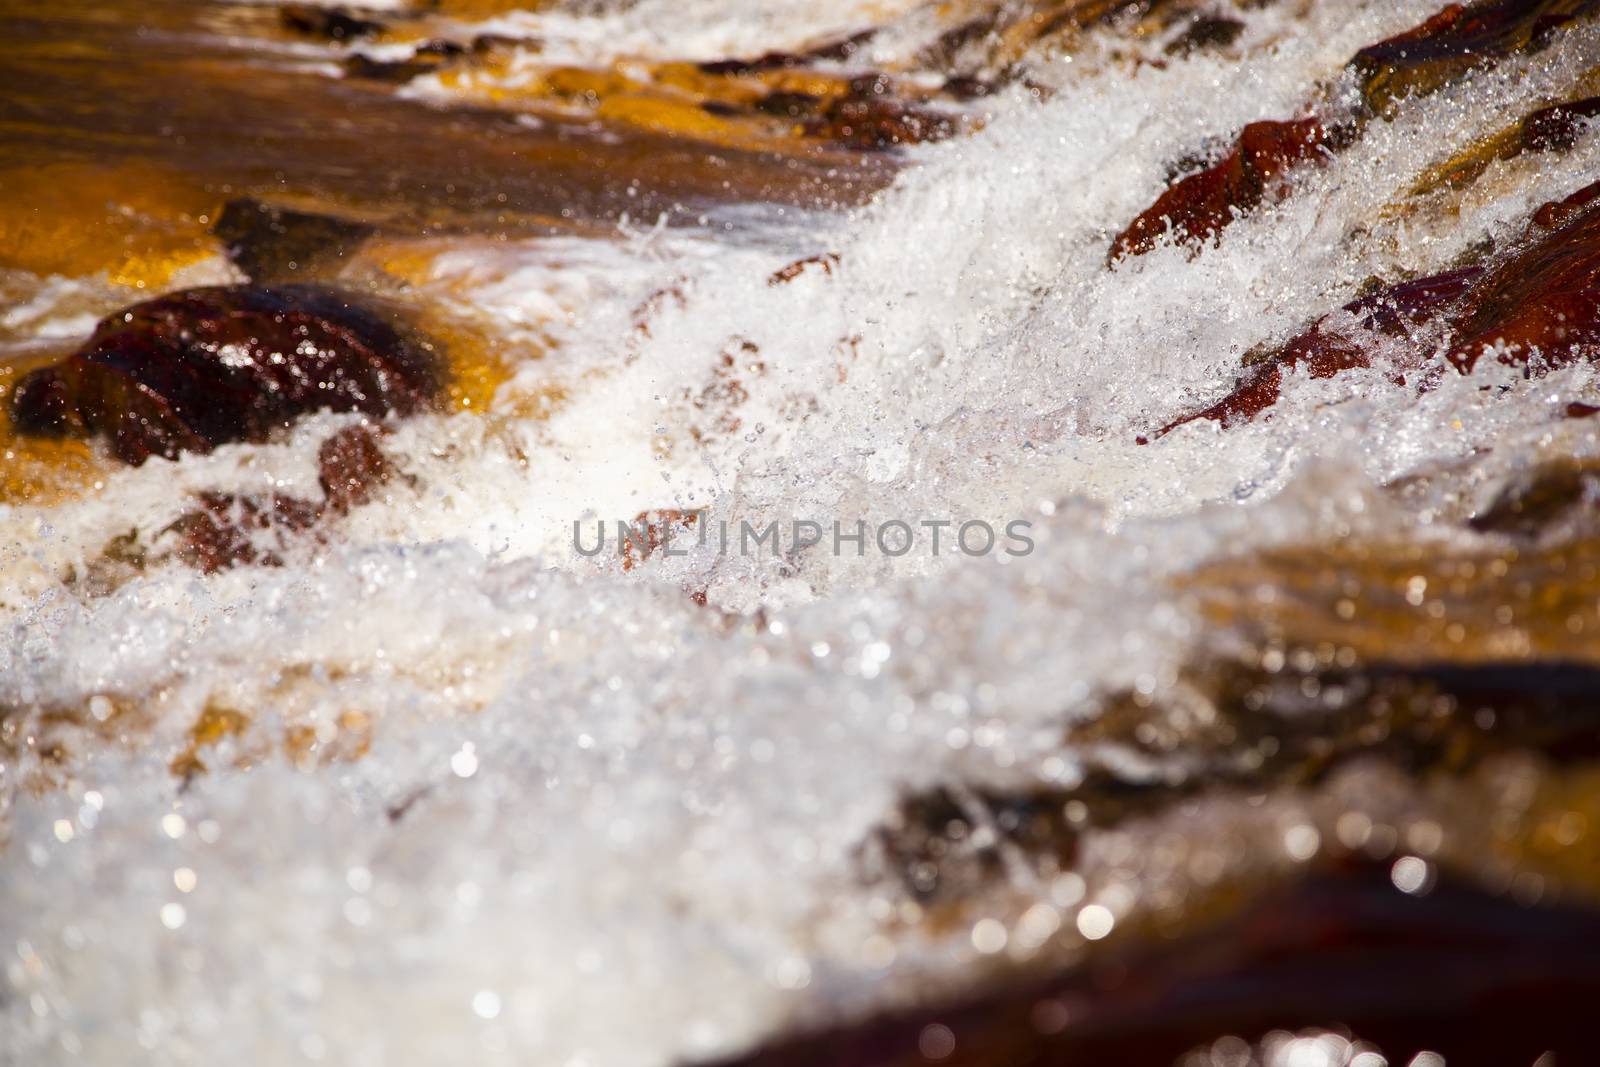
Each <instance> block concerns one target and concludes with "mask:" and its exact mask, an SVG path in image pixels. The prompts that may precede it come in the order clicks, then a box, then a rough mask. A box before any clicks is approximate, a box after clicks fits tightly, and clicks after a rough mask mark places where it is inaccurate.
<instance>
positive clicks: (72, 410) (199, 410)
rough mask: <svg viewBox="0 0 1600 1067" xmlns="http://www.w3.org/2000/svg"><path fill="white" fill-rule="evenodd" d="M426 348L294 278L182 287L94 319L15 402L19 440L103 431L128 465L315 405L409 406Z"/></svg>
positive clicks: (422, 387) (423, 393)
mask: <svg viewBox="0 0 1600 1067" xmlns="http://www.w3.org/2000/svg"><path fill="white" fill-rule="evenodd" d="M440 384H441V383H440V373H439V368H438V366H437V363H436V360H435V357H434V353H433V351H432V348H431V346H430V345H428V344H427V343H426V342H424V341H421V340H419V339H417V338H414V337H412V336H410V335H408V334H405V333H402V332H401V331H400V330H399V329H397V328H396V327H395V326H394V325H391V324H390V323H389V322H388V321H386V320H385V319H383V318H380V317H379V316H378V315H376V314H374V313H373V312H371V311H368V310H365V309H363V308H360V307H357V306H355V305H352V304H350V303H348V302H347V301H346V300H345V299H344V298H343V297H341V296H340V295H339V294H337V293H335V292H333V291H331V290H327V289H322V288H317V287H313V286H304V285H291V286H283V287H281V288H259V287H253V286H218V287H214V288H206V289H190V290H185V291H182V292H177V293H172V294H169V295H167V296H163V297H159V298H157V299H155V300H151V301H147V302H145V303H143V304H136V305H134V306H133V307H131V308H128V309H127V310H126V311H122V312H119V313H118V314H115V315H112V316H111V317H109V318H107V319H105V320H104V321H102V322H101V323H100V324H99V326H97V327H96V328H95V332H94V335H93V336H92V337H90V339H89V341H88V342H87V343H86V344H85V345H84V346H83V347H82V348H80V349H79V350H78V351H77V352H76V353H74V354H73V355H72V356H71V357H69V358H68V359H67V360H65V361H64V362H62V363H59V364H57V365H55V366H53V367H46V368H43V369H41V370H38V371H34V372H33V373H31V374H29V375H27V376H26V377H25V378H23V379H22V381H21V382H20V383H19V384H18V386H17V389H16V392H15V394H14V396H13V399H12V412H11V414H12V418H13V420H14V422H15V424H16V427H17V429H18V430H19V431H20V432H22V433H24V434H32V435H63V434H72V435H78V436H87V435H93V434H105V435H107V436H108V437H109V438H110V439H111V447H112V450H113V451H114V452H115V453H116V455H117V456H118V457H119V458H121V459H122V460H124V461H125V462H128V463H132V464H139V463H143V462H144V461H145V459H147V458H148V457H150V456H153V455H154V456H165V457H167V458H174V457H176V456H177V455H178V454H179V453H180V452H185V451H191V452H209V451H211V450H212V449H214V448H216V447H217V446H218V445H222V444H226V443H228V442H231V441H246V440H249V441H259V440H263V439H265V438H266V437H267V436H268V435H269V434H270V433H272V432H273V431H274V430H276V429H279V428H281V427H284V426H287V425H288V424H289V423H291V422H292V421H293V420H294V419H296V418H298V417H299V416H301V415H305V414H309V413H310V412H313V411H319V410H328V411H359V412H361V413H363V414H366V415H371V416H374V417H382V416H384V415H388V414H391V413H394V414H401V415H405V414H411V413H414V412H416V411H418V410H420V409H422V408H423V407H425V406H426V405H427V404H428V403H429V402H430V401H431V399H432V398H433V397H434V396H435V395H436V394H437V393H438V390H439V387H440Z"/></svg>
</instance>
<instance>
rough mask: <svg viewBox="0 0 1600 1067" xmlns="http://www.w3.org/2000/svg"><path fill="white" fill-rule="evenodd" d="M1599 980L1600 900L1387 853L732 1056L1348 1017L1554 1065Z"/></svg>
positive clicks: (1578, 1033)
mask: <svg viewBox="0 0 1600 1067" xmlns="http://www.w3.org/2000/svg"><path fill="white" fill-rule="evenodd" d="M1597 995H1600V913H1596V912H1595V911H1593V910H1592V909H1588V908H1581V907H1545V908H1538V909H1533V908H1527V907H1524V906H1523V905H1522V904H1520V903H1517V902H1515V901H1513V900H1510V899H1507V898H1505V897H1502V896H1497V895H1495V894H1492V893H1488V892H1484V891H1481V890H1477V889H1472V888H1466V887H1462V886H1459V885H1455V884H1449V883H1441V884H1439V885H1436V886H1432V887H1431V888H1430V889H1429V891H1428V893H1427V895H1426V896H1421V895H1411V894H1408V893H1407V892H1403V891H1401V890H1400V889H1397V888H1396V887H1395V885H1393V884H1391V880H1390V878H1389V877H1386V872H1385V871H1383V869H1382V868H1380V867H1378V866H1377V865H1373V864H1368V865H1352V866H1350V867H1345V868H1333V869H1327V870H1322V871H1319V872H1318V873H1316V874H1314V875H1312V876H1310V877H1308V878H1305V879H1303V880H1301V881H1299V882H1296V883H1295V884H1292V885H1289V886H1286V887H1284V888H1282V889H1280V890H1277V891H1274V892H1270V893H1266V894H1262V895H1261V896H1260V897H1258V898H1257V899H1256V900H1255V901H1254V903H1253V904H1252V906H1250V907H1248V908H1245V909H1243V910H1242V911H1237V912H1235V913H1233V914H1230V915H1228V916H1227V917H1226V918H1224V919H1221V920H1219V921H1217V922H1214V923H1212V924H1210V925H1208V926H1206V927H1205V928H1203V929H1200V930H1197V931H1195V932H1193V933H1191V934H1190V935H1188V936H1186V937H1182V938H1180V939H1177V940H1175V941H1164V940H1163V939H1159V938H1150V939H1147V940H1146V942H1145V943H1144V944H1143V945H1142V946H1128V947H1123V948H1120V949H1117V950H1113V951H1108V952H1105V953H1100V954H1096V955H1095V956H1094V957H1093V958H1091V959H1090V960H1088V961H1086V962H1085V963H1083V964H1080V965H1078V966H1073V967H1068V968H1065V969H1063V970H1061V971H1060V972H1058V973H1056V974H1053V975H1049V976H1045V977H1037V976H1035V977H1031V978H1028V979H1025V980H1017V981H1013V982H1011V983H1007V984H995V985H991V986H989V987H988V988H986V989H984V990H983V991H982V992H979V993H976V994H973V995H969V996H967V997H964V998H954V999H950V1000H947V1001H945V1002H943V1003H936V1004H932V1005H926V1006H921V1007H917V1008H912V1009H907V1010H903V1011H897V1012H885V1013H880V1014H877V1015H874V1016H871V1017H869V1018H866V1019H863V1020H858V1021H854V1022H850V1023H845V1024H842V1025H839V1026H837V1027H834V1028H832V1029H829V1030H824V1031H820V1032H816V1033H810V1034H802V1035H798V1036H795V1037H791V1038H789V1039H788V1040H780V1041H775V1042H773V1043H771V1044H769V1045H767V1046H765V1047H763V1048H761V1049H758V1050H755V1051H753V1052H751V1053H748V1054H747V1055H744V1056H740V1057H738V1058H736V1059H730V1060H726V1061H723V1062H724V1067H821V1065H824V1064H826V1065H828V1067H902V1065H904V1067H910V1065H913V1064H926V1063H930V1062H938V1063H942V1064H946V1065H950V1067H980V1065H982V1067H999V1065H1002V1064H1005V1065H1017V1064H1040V1065H1042V1064H1077V1063H1085V1064H1088V1063H1096V1064H1109V1063H1116V1064H1139V1065H1143V1064H1151V1065H1154V1064H1170V1063H1174V1062H1176V1061H1178V1060H1179V1058H1180V1057H1182V1056H1183V1055H1184V1053H1186V1052H1188V1051H1189V1050H1191V1049H1193V1048H1195V1047H1196V1046H1198V1045H1201V1044H1207V1045H1209V1044H1210V1043H1211V1042H1214V1041H1218V1039H1229V1040H1233V1041H1237V1037H1236V1036H1235V1035H1240V1034H1243V1035H1248V1036H1249V1037H1251V1038H1256V1037H1259V1036H1260V1035H1263V1034H1265V1033H1267V1032H1268V1031H1271V1030H1274V1029H1280V1028H1290V1029H1297V1028H1300V1027H1307V1026H1319V1027H1330V1028H1335V1029H1336V1030H1343V1031H1345V1032H1346V1033H1352V1032H1353V1035H1354V1036H1355V1037H1357V1038H1361V1039H1363V1040H1365V1041H1368V1042H1371V1043H1373V1044H1375V1045H1377V1046H1378V1047H1380V1048H1382V1049H1383V1050H1384V1053H1385V1054H1386V1055H1387V1056H1388V1057H1390V1058H1389V1060H1388V1062H1390V1063H1406V1062H1408V1061H1409V1062H1412V1063H1421V1062H1432V1061H1425V1060H1423V1059H1422V1058H1421V1057H1418V1058H1417V1059H1412V1058H1411V1057H1412V1056H1413V1055H1414V1054H1416V1053H1419V1052H1421V1051H1422V1050H1429V1051H1432V1052H1434V1053H1435V1054H1436V1055H1438V1054H1441V1053H1442V1054H1443V1057H1444V1059H1443V1061H1442V1062H1448V1063H1449V1064H1451V1067H1456V1065H1458V1064H1460V1065H1484V1067H1489V1065H1495V1067H1498V1065H1501V1064H1508V1063H1532V1062H1533V1061H1534V1060H1535V1059H1536V1058H1539V1057H1541V1055H1542V1054H1544V1053H1547V1052H1552V1051H1553V1052H1556V1053H1557V1054H1558V1055H1559V1056H1560V1060H1559V1062H1562V1063H1566V1062H1568V1060H1567V1057H1568V1056H1572V1057H1573V1059H1572V1060H1571V1062H1573V1063H1587V1062H1591V1055H1592V1053H1593V1052H1594V1050H1595V1047H1596V1044H1597V1037H1596V1034H1595V1032H1594V1029H1593V1027H1592V1024H1591V1021H1590V1018H1589V1017H1590V1015H1591V1014H1592V1011H1591V1008H1590V1004H1592V1002H1593V998H1594V997H1595V996H1597ZM1465 1005H1471V1006H1472V1010H1470V1011H1464V1010H1463V1007H1464V1006H1465ZM1513 1020H1514V1021H1513ZM1237 1043H1238V1044H1239V1045H1244V1044H1245V1042H1243V1041H1237ZM1217 1047H1219V1048H1225V1047H1226V1046H1224V1045H1222V1044H1221V1042H1220V1041H1218V1046H1217ZM1246 1048H1247V1046H1246ZM1208 1051H1209V1050H1208ZM1184 1062H1193V1061H1187V1060H1186V1061H1184ZM1199 1062H1203V1063H1207V1064H1217V1063H1253V1062H1255V1061H1254V1060H1251V1059H1248V1058H1247V1056H1246V1057H1239V1058H1230V1057H1227V1056H1225V1055H1224V1056H1221V1057H1218V1058H1211V1057H1210V1056H1207V1057H1206V1058H1205V1059H1203V1060H1200V1061H1199ZM1275 1062H1276V1061H1275ZM1317 1062H1330V1063H1334V1062H1344V1061H1343V1060H1342V1059H1339V1060H1334V1059H1322V1058H1319V1059H1318V1060H1317ZM1378 1062H1382V1061H1381V1060H1379V1061H1378ZM1540 1062H1544V1060H1542V1059H1541V1061H1540Z"/></svg>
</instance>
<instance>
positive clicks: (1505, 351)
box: [1141, 182, 1600, 440]
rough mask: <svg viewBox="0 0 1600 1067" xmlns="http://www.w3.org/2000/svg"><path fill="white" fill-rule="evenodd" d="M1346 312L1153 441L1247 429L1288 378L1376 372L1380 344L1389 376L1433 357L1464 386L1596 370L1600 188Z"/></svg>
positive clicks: (1548, 207) (1545, 209)
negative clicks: (1219, 427)
mask: <svg viewBox="0 0 1600 1067" xmlns="http://www.w3.org/2000/svg"><path fill="white" fill-rule="evenodd" d="M1342 312H1343V314H1335V315H1329V316H1325V317H1323V318H1322V319H1319V320H1318V321H1317V322H1316V323H1314V324H1313V325H1312V326H1311V327H1310V329H1308V330H1306V331H1305V332H1304V333H1302V334H1300V335H1299V336H1297V337H1295V338H1294V339H1293V340H1291V341H1289V342H1288V343H1287V344H1286V345H1284V346H1283V347H1282V348H1280V349H1278V351H1277V352H1275V353H1273V354H1272V355H1271V356H1269V357H1268V358H1266V359H1265V360H1263V361H1262V362H1260V363H1258V364H1256V365H1255V366H1253V367H1251V368H1249V369H1248V370H1247V371H1246V372H1245V374H1244V375H1243V377H1241V378H1240V380H1239V384H1238V385H1237V386H1236V387H1235V388H1234V390H1233V391H1232V392H1231V393H1229V394H1228V395H1227V396H1225V397H1223V398H1222V399H1221V400H1219V401H1217V402H1216V403H1215V404H1212V405H1210V406H1209V407H1206V408H1203V409H1201V410H1200V411H1197V412H1194V413H1193V414H1190V415H1185V416H1184V417H1182V418H1180V419H1176V420H1174V421H1173V422H1171V423H1168V424H1167V425H1166V426H1164V427H1162V428H1161V429H1160V430H1159V431H1157V432H1156V433H1155V434H1154V435H1153V436H1154V437H1159V436H1161V435H1162V434H1165V433H1167V432H1168V431H1170V430H1173V429H1175V428H1176V427H1178V426H1182V425H1183V424H1184V423H1187V422H1193V421H1194V420H1196V419H1212V420H1214V421H1216V422H1221V423H1224V424H1228V423H1233V422H1237V421H1241V420H1248V419H1251V418H1254V417H1255V416H1257V415H1259V414H1261V413H1262V412H1263V411H1266V410H1267V409H1268V408H1270V407H1271V406H1272V405H1273V404H1275V403H1276V402H1277V400H1278V391H1279V388H1280V386H1281V384H1282V380H1283V372H1284V371H1285V370H1287V369H1289V368H1292V367H1303V368H1304V369H1305V370H1306V371H1307V373H1309V374H1310V375H1311V376H1312V377H1314V378H1330V377H1332V376H1334V375H1335V374H1338V373H1339V372H1341V371H1345V370H1350V369H1352V368H1354V367H1368V366H1372V365H1373V360H1374V353H1375V351H1376V349H1377V346H1378V343H1379V342H1380V341H1383V340H1385V339H1387V340H1388V341H1389V342H1390V343H1389V344H1388V345H1387V346H1386V350H1387V351H1389V352H1390V353H1391V355H1390V359H1389V366H1390V367H1391V369H1393V370H1394V371H1395V372H1396V373H1397V374H1404V373H1405V372H1406V371H1408V370H1416V369H1419V368H1421V367H1423V366H1424V365H1425V364H1426V363H1427V362H1428V360H1429V359H1430V358H1431V357H1432V356H1434V355H1436V354H1441V353H1442V355H1443V357H1444V361H1445V364H1446V365H1447V366H1449V367H1453V368H1454V369H1455V370H1457V371H1459V372H1460V373H1462V374H1470V373H1471V372H1472V370H1473V369H1474V367H1476V365H1477V364H1478V362H1479V361H1480V360H1481V359H1482V358H1484V356H1485V355H1486V354H1492V356H1493V358H1494V359H1495V360H1496V361H1497V362H1500V363H1502V364H1505V365H1508V366H1512V367H1519V368H1522V369H1523V370H1524V372H1525V373H1527V374H1529V375H1533V374H1538V373H1541V372H1542V371H1544V370H1546V369H1549V368H1552V367H1558V366H1562V365H1564V364H1568V363H1572V362H1574V361H1576V360H1579V359H1595V358H1600V182H1596V183H1594V184H1593V185H1589V186H1586V187H1585V188H1583V189H1580V190H1579V191H1578V192H1576V193H1574V194H1573V195H1571V196H1569V197H1567V198H1566V199H1565V200H1560V201H1553V202H1551V203H1547V204H1545V205H1543V206H1542V207H1540V208H1539V210H1538V211H1536V212H1534V215H1533V218H1532V221H1531V222H1530V224H1529V226H1528V229H1527V232H1526V233H1525V234H1524V236H1523V238H1522V240H1521V241H1519V242H1518V243H1517V244H1516V245H1515V246H1513V247H1512V248H1510V249H1509V250H1507V251H1505V252H1503V253H1501V254H1499V255H1497V256H1494V257H1492V258H1491V259H1490V260H1489V261H1488V262H1486V263H1483V264H1480V265H1476V266H1470V267H1464V268H1461V269H1459V270H1454V271H1448V272H1446V273H1444V274H1437V275H1433V276H1431V277H1427V278H1421V279H1418V280H1415V281H1409V282H1403V283H1401V284H1399V285H1394V286H1389V287H1387V288H1385V289H1383V290H1382V291H1380V292H1379V293H1377V294H1374V295H1372V296H1368V297H1366V298H1364V299H1361V300H1357V301H1355V302H1353V303H1350V304H1346V305H1345V306H1344V308H1343V309H1342ZM1350 316H1355V321H1354V322H1353V323H1352V321H1351V318H1350ZM1141 440H1147V439H1145V438H1141Z"/></svg>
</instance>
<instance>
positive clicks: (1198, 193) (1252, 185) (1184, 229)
mask: <svg viewBox="0 0 1600 1067" xmlns="http://www.w3.org/2000/svg"><path fill="white" fill-rule="evenodd" d="M1327 137H1328V134H1327V131H1326V130H1325V129H1324V128H1323V126H1322V123H1321V122H1319V121H1318V120H1316V119H1314V118H1308V119H1298V120H1296V121H1294V122H1252V123H1251V124H1250V125H1248V126H1246V127H1245V128H1244V129H1243V130H1242V131H1240V133H1239V137H1238V140H1237V141H1236V142H1235V143H1234V145H1233V147H1232V148H1231V149H1230V150H1229V151H1228V153H1227V155H1225V156H1223V157H1222V159H1220V160H1218V161H1217V162H1216V163H1214V164H1212V165H1211V166H1209V167H1207V168H1206V169H1205V170H1202V171H1200V172H1199V173H1198V174H1191V175H1189V177H1187V178H1184V179H1183V180H1181V181H1179V182H1178V183H1177V184H1176V185H1173V186H1172V187H1170V188H1169V189H1167V191H1166V192H1164V193H1162V194H1161V196H1159V197H1158V198H1157V199H1156V202H1155V203H1154V204H1152V205H1151V206H1150V207H1149V208H1147V209H1146V210H1145V211H1144V212H1143V213H1142V214H1140V215H1139V217H1138V218H1136V219H1134V220H1133V222H1132V223H1130V224H1129V225H1128V228H1127V229H1125V230H1123V231H1122V232H1121V233H1119V234H1118V235H1117V237H1116V239H1115V240H1114V241H1112V242H1111V261H1112V262H1116V261H1117V260H1119V259H1122V258H1123V257H1125V256H1130V255H1140V254H1142V253H1145V252H1148V251H1150V249H1152V248H1154V247H1155V246H1156V244H1157V243H1158V242H1159V241H1160V240H1161V238H1162V237H1163V236H1165V235H1166V234H1168V233H1174V234H1176V235H1177V236H1178V238H1179V239H1180V240H1188V241H1201V240H1207V239H1210V238H1214V237H1216V236H1217V235H1218V234H1220V233H1221V232H1222V231H1223V229H1224V228H1225V227H1226V226H1227V225H1228V224H1229V223H1230V222H1232V221H1233V219H1234V217H1235V215H1236V214H1237V213H1239V212H1243V211H1249V210H1250V209H1252V208H1254V207H1256V206H1257V205H1259V204H1260V203H1261V201H1262V200H1264V199H1265V198H1266V197H1267V196H1268V194H1270V193H1273V192H1282V191H1283V190H1284V189H1286V188H1287V184H1286V182H1285V180H1284V179H1285V176H1286V174H1287V173H1288V172H1289V171H1290V170H1292V169H1293V168H1294V167H1296V166H1299V165H1300V164H1302V163H1305V162H1307V161H1308V160H1311V159H1315V158H1317V156H1318V155H1319V148H1320V147H1321V145H1322V144H1323V142H1324V141H1325V140H1327Z"/></svg>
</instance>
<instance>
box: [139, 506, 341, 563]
mask: <svg viewBox="0 0 1600 1067" xmlns="http://www.w3.org/2000/svg"><path fill="white" fill-rule="evenodd" d="M321 513H322V509H321V508H320V507H319V506H318V505H316V504H313V503H311V502H310V501H306V500H300V499H298V498H296V497H290V496H276V495H274V496H270V497H267V498H265V499H262V498H257V497H250V496H235V495H234V494H232V493H202V494H200V498H199V507H197V508H195V509H194V510H192V511H189V512H186V513H185V514H183V515H182V516H180V517H179V518H178V520H177V521H176V522H174V523H173V524H172V526H171V527H169V530H170V531H171V532H173V533H175V534H177V535H178V556H179V558H180V559H182V560H183V561H184V562H185V563H188V564H189V565H190V566H192V567H195V568H197V569H199V570H201V571H203V572H205V573H206V574H215V573H216V572H217V571H220V570H226V569H227V568H229V567H238V566H244V565H248V564H258V565H260V566H267V567H276V566H281V565H282V563H283V561H282V559H281V558H280V557H279V556H278V554H277V553H276V552H274V551H272V550H271V549H264V548H261V547H258V545H257V543H256V538H255V536H254V535H255V534H258V533H261V532H265V531H270V532H272V533H274V534H280V533H291V534H293V533H299V532H303V531H306V530H309V529H310V528H311V527H312V526H314V525H315V524H316V522H317V520H318V518H320V517H321Z"/></svg>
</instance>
